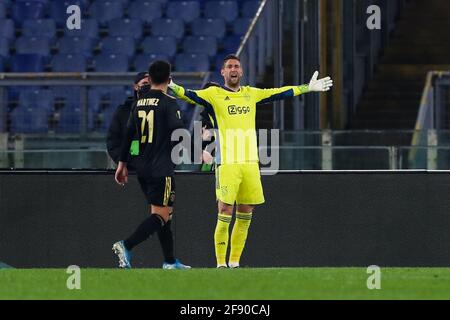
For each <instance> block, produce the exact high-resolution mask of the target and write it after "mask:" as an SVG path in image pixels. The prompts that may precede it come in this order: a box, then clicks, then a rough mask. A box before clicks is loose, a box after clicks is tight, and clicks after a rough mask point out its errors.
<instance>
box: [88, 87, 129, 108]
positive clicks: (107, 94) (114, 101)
mask: <svg viewBox="0 0 450 320" xmlns="http://www.w3.org/2000/svg"><path fill="white" fill-rule="evenodd" d="M126 97H127V89H126V88H125V87H123V86H109V87H103V86H95V87H92V88H91V89H90V90H89V92H88V106H89V108H90V109H92V110H93V112H94V113H98V112H101V111H102V110H103V109H105V108H109V107H113V108H116V107H117V106H118V105H119V104H121V103H122V102H123V101H124V100H125V99H126Z"/></svg>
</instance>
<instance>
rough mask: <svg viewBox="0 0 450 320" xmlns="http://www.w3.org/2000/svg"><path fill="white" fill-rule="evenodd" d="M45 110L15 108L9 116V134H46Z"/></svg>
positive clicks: (46, 120) (47, 114)
mask: <svg viewBox="0 0 450 320" xmlns="http://www.w3.org/2000/svg"><path fill="white" fill-rule="evenodd" d="M49 114H50V112H49V111H48V110H46V109H39V108H31V107H29V108H27V107H17V108H15V109H14V110H13V111H12V112H11V114H10V117H11V127H10V131H11V133H47V132H48V117H49Z"/></svg>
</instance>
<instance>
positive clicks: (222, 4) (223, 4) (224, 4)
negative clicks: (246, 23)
mask: <svg viewBox="0 0 450 320" xmlns="http://www.w3.org/2000/svg"><path fill="white" fill-rule="evenodd" d="M238 15H239V6H238V4H237V2H236V1H208V2H206V3H205V13H204V16H205V17H206V18H222V19H224V20H225V21H226V22H232V21H234V20H235V19H236V18H237V17H238Z"/></svg>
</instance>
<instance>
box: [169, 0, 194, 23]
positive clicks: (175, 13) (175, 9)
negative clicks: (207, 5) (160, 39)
mask: <svg viewBox="0 0 450 320" xmlns="http://www.w3.org/2000/svg"><path fill="white" fill-rule="evenodd" d="M166 15H167V17H168V18H171V19H174V18H180V19H183V21H184V22H186V23H190V22H192V21H194V20H195V19H197V18H198V17H200V2H198V1H177V2H170V3H169V4H168V5H167V9H166Z"/></svg>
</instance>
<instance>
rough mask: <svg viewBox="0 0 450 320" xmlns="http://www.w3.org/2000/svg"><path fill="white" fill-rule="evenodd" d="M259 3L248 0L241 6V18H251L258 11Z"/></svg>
mask: <svg viewBox="0 0 450 320" xmlns="http://www.w3.org/2000/svg"><path fill="white" fill-rule="evenodd" d="M259 5H260V1H255V0H250V1H245V2H244V3H243V4H242V7H241V8H242V9H241V16H242V17H244V18H253V17H254V16H255V14H256V11H258V8H259Z"/></svg>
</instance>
